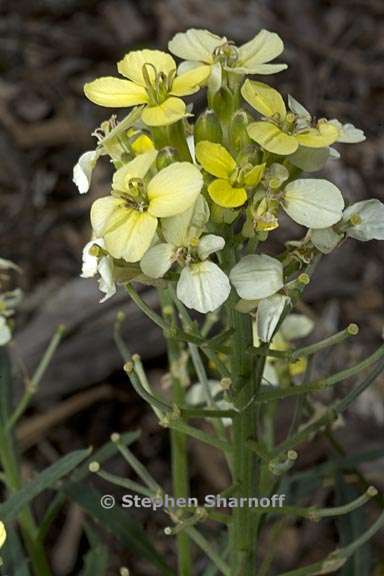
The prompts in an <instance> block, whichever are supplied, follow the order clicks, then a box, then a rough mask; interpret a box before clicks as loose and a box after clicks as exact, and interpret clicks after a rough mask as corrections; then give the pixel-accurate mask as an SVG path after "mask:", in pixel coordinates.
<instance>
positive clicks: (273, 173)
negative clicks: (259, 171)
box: [267, 162, 289, 188]
mask: <svg viewBox="0 0 384 576" xmlns="http://www.w3.org/2000/svg"><path fill="white" fill-rule="evenodd" d="M267 177H268V180H269V181H270V180H272V178H273V180H274V181H276V184H278V185H279V186H280V185H281V184H283V183H284V182H285V181H286V180H288V178H289V170H288V169H287V168H286V167H285V166H284V165H283V164H279V163H278V162H274V163H273V164H271V165H270V167H269V169H268V174H267ZM277 187H278V186H275V188H277Z"/></svg>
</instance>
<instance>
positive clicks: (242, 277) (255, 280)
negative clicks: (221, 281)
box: [229, 254, 284, 300]
mask: <svg viewBox="0 0 384 576" xmlns="http://www.w3.org/2000/svg"><path fill="white" fill-rule="evenodd" d="M229 277H230V279H231V282H232V284H233V285H234V287H235V288H236V291H237V293H238V295H239V296H240V298H244V299H245V300H255V299H261V298H268V296H272V294H275V293H276V292H277V291H278V290H280V288H282V287H283V285H284V280H283V266H282V264H281V262H280V261H279V260H276V258H272V257H271V256H267V255H266V254H261V255H253V254H250V255H248V256H244V258H242V259H241V260H240V262H238V263H237V264H236V266H234V267H233V268H232V270H231V273H230V275H229Z"/></svg>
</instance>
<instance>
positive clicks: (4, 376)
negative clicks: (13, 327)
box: [0, 346, 12, 428]
mask: <svg viewBox="0 0 384 576" xmlns="http://www.w3.org/2000/svg"><path fill="white" fill-rule="evenodd" d="M11 407H12V374H11V363H10V360H9V355H8V352H7V349H6V348H5V347H4V346H0V426H1V427H2V428H5V426H6V424H7V421H8V418H9V414H10V412H11Z"/></svg>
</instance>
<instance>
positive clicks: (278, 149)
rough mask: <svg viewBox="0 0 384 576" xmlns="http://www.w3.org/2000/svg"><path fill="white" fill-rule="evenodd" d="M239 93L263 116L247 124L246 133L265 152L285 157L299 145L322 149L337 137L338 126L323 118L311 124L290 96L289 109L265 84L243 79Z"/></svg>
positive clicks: (309, 117)
mask: <svg viewBox="0 0 384 576" xmlns="http://www.w3.org/2000/svg"><path fill="white" fill-rule="evenodd" d="M241 94H242V96H243V98H244V99H245V100H246V101H247V102H248V104H250V105H251V106H252V107H253V108H254V109H255V110H256V111H257V112H259V114H261V116H262V118H261V119H260V120H259V121H256V122H252V123H251V124H250V125H249V126H248V134H249V136H250V137H251V138H252V140H254V141H255V142H257V144H259V145H260V146H262V147H263V148H264V149H265V150H267V151H268V152H271V153H273V154H279V155H281V156H288V155H290V154H293V153H294V152H296V150H297V149H298V148H299V146H304V147H308V148H324V147H326V146H330V145H331V144H333V143H334V142H336V140H337V139H338V137H339V130H338V128H337V127H336V126H334V125H333V124H332V123H330V122H329V121H328V120H326V119H325V118H321V119H320V120H318V121H317V123H316V124H315V125H313V122H312V118H311V116H310V114H309V113H308V111H307V110H306V109H305V108H304V107H303V106H301V104H299V103H298V102H297V101H296V100H295V99H294V98H292V97H290V98H289V99H288V106H289V109H290V111H289V112H288V111H287V109H286V106H285V103H284V100H283V98H282V96H281V95H280V93H279V92H278V91H277V90H275V89H274V88H271V87H270V86H268V85H267V84H263V83H262V82H253V81H251V80H246V81H245V82H244V84H243V86H242V87H241Z"/></svg>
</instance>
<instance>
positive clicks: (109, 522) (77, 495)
mask: <svg viewBox="0 0 384 576" xmlns="http://www.w3.org/2000/svg"><path fill="white" fill-rule="evenodd" d="M61 489H62V491H63V493H64V494H65V495H66V496H68V497H69V498H71V500H73V501H74V502H76V503H77V504H78V505H79V506H80V507H81V508H83V510H85V511H86V512H87V513H88V514H89V515H90V516H91V517H92V518H93V519H94V520H96V521H97V522H99V523H100V524H101V525H102V526H103V527H105V528H106V529H107V530H108V531H109V532H111V533H112V534H113V535H114V536H115V538H117V539H118V540H119V541H120V543H121V544H122V545H123V546H124V547H125V548H126V549H127V550H130V551H133V552H135V554H136V555H138V556H141V557H142V558H145V559H146V560H148V562H150V563H151V564H152V565H153V566H156V568H157V569H158V570H159V574H160V575H161V576H174V572H173V571H172V570H171V569H170V568H169V567H168V566H167V565H166V563H165V561H164V559H163V558H162V557H161V556H160V554H159V553H158V552H157V551H156V550H155V548H154V547H153V546H152V544H151V542H150V541H149V539H148V537H147V536H146V534H145V532H144V531H143V529H142V528H141V526H140V525H139V523H138V522H137V521H136V520H135V519H134V518H133V517H132V515H131V514H128V513H127V511H124V510H122V509H121V508H118V507H116V508H112V509H109V510H105V509H103V508H102V507H101V505H100V498H101V497H102V494H100V492H98V491H97V490H95V489H94V488H91V487H89V486H86V485H85V484H83V483H81V482H73V483H66V484H65V485H63V486H62V488H61Z"/></svg>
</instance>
